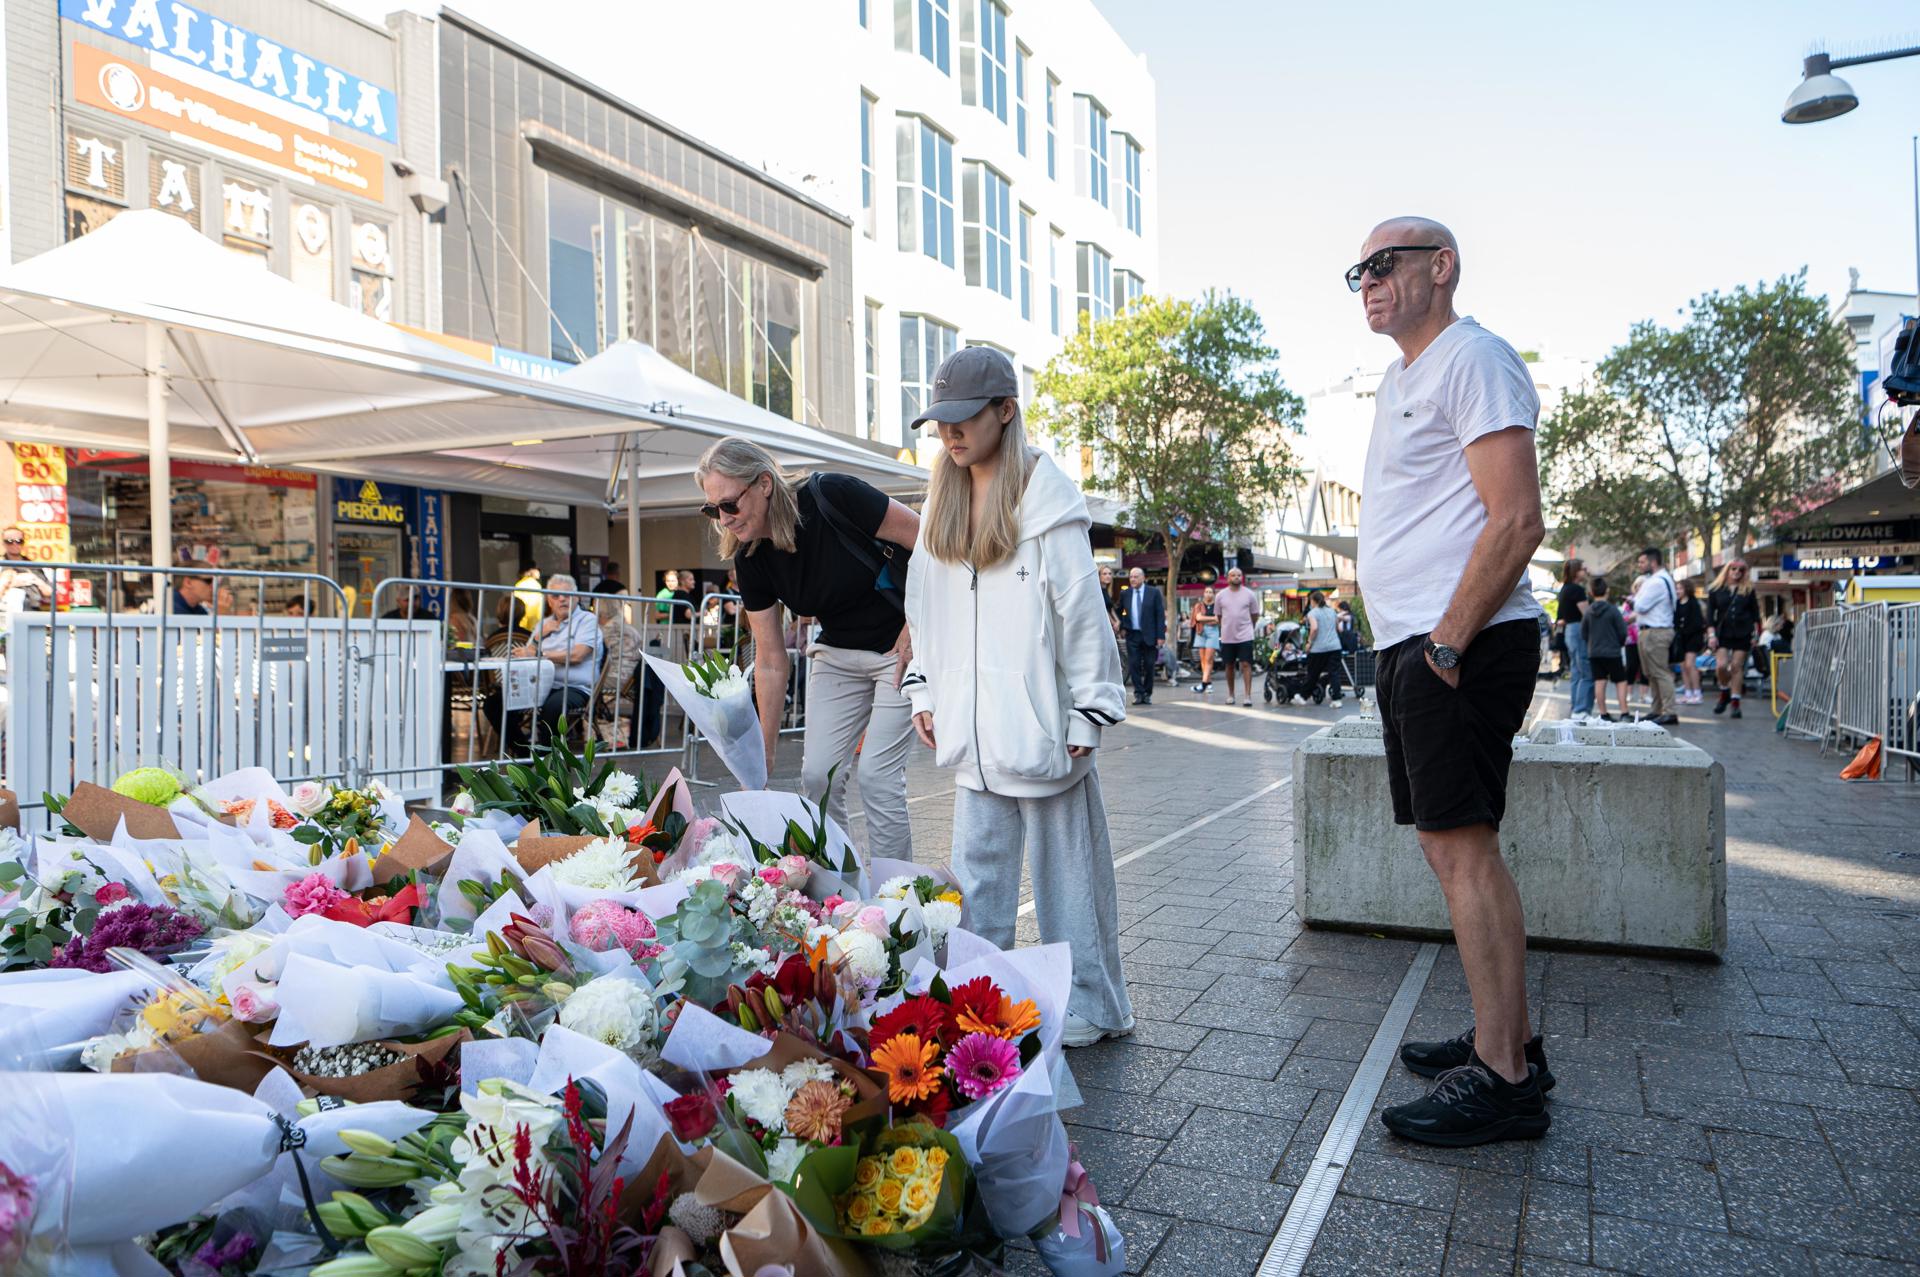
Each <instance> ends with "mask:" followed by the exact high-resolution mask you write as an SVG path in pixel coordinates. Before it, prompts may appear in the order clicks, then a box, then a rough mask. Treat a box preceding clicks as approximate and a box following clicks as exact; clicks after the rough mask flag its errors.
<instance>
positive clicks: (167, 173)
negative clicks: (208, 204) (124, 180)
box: [147, 151, 200, 231]
mask: <svg viewBox="0 0 1920 1277" xmlns="http://www.w3.org/2000/svg"><path fill="white" fill-rule="evenodd" d="M147 203H148V204H149V205H151V206H152V207H154V208H157V209H159V210H160V211H161V212H163V213H172V214H173V215H174V216H175V217H179V218H184V219H185V220H186V223H187V225H189V226H191V227H193V229H195V230H196V231H197V230H199V229H200V164H199V162H198V161H197V160H186V159H176V158H175V157H173V156H171V155H168V154H166V153H165V152H163V151H149V152H148V153H147Z"/></svg>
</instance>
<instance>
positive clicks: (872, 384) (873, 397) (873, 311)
mask: <svg viewBox="0 0 1920 1277" xmlns="http://www.w3.org/2000/svg"><path fill="white" fill-rule="evenodd" d="M879 437H880V303H879V302H873V301H870V302H868V303H867V438H869V439H878V438H879Z"/></svg>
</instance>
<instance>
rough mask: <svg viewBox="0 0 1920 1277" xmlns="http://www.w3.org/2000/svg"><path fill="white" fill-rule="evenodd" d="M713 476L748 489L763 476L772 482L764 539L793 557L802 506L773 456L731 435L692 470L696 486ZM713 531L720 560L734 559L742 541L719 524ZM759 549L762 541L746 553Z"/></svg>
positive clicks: (703, 457) (755, 444)
mask: <svg viewBox="0 0 1920 1277" xmlns="http://www.w3.org/2000/svg"><path fill="white" fill-rule="evenodd" d="M710 474H718V475H725V476H726V477H727V478H729V479H736V480H738V481H740V482H741V483H744V484H746V485H747V486H748V487H752V486H753V485H754V484H757V483H759V482H760V476H761V475H766V476H767V477H768V478H770V479H771V480H772V483H771V484H770V485H769V486H768V495H767V535H766V537H765V539H766V540H768V541H771V542H772V543H773V548H774V549H776V550H784V551H785V552H786V553H788V554H792V553H793V549H794V546H795V545H796V544H797V542H796V541H795V539H794V530H795V529H796V528H798V527H799V526H800V502H799V500H798V499H797V498H796V497H795V496H794V493H793V489H794V480H793V478H792V477H791V476H789V475H788V474H787V473H786V471H784V470H782V469H781V468H780V463H779V462H777V461H775V460H774V459H773V454H772V453H770V452H768V451H767V450H766V449H765V448H762V447H761V446H760V445H759V444H757V443H755V442H753V441H752V440H751V439H742V438H740V437H738V436H737V435H728V436H727V437H726V438H725V439H721V440H719V441H718V442H717V443H715V444H714V445H713V446H712V447H710V448H708V449H707V450H706V451H705V452H703V453H702V454H700V461H699V463H698V464H697V465H695V466H694V468H693V477H694V481H695V482H697V483H700V484H703V485H704V484H705V483H706V481H707V476H708V475H710ZM713 527H714V530H715V531H716V532H718V533H719V534H720V557H721V558H723V559H731V558H733V557H734V555H736V554H737V553H739V551H740V539H739V538H738V537H736V536H734V535H733V533H731V532H729V531H727V530H726V528H724V527H722V526H721V525H720V524H719V523H717V522H716V523H715V524H714V525H713ZM759 546H760V542H759V541H755V542H753V543H752V544H751V545H748V546H747V547H746V550H747V553H748V554H752V553H753V552H754V551H755V550H756V549H758V548H759Z"/></svg>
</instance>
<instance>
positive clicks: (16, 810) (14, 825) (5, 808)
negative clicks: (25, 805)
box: [0, 789, 20, 829]
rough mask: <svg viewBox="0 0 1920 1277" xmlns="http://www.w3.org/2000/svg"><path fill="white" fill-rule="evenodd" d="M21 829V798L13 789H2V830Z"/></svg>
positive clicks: (0, 791) (0, 790)
mask: <svg viewBox="0 0 1920 1277" xmlns="http://www.w3.org/2000/svg"><path fill="white" fill-rule="evenodd" d="M18 828H20V798H19V796H18V795H16V794H15V793H14V792H13V791H12V790H11V789H0V829H18Z"/></svg>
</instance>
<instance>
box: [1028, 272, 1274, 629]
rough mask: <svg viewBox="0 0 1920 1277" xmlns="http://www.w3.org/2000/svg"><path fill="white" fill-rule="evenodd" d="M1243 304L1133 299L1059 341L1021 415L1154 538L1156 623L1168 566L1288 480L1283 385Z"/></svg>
mask: <svg viewBox="0 0 1920 1277" xmlns="http://www.w3.org/2000/svg"><path fill="white" fill-rule="evenodd" d="M1278 358H1279V352H1278V351H1276V350H1274V349H1273V347H1271V346H1269V345H1267V342H1266V328H1265V326H1264V325H1263V324H1262V323H1261V322H1260V316H1259V315H1258V313H1256V312H1255V311H1254V309H1253V307H1252V306H1250V305H1248V304H1247V303H1246V302H1244V301H1241V300H1240V299H1239V298H1237V297H1234V296H1233V295H1232V294H1230V293H1227V294H1221V293H1214V292H1211V291H1210V292H1208V293H1207V294H1206V295H1205V296H1204V297H1202V298H1201V299H1200V300H1199V301H1197V302H1192V301H1179V300H1175V299H1172V298H1164V297H1143V298H1141V299H1139V300H1138V301H1136V302H1134V303H1133V304H1132V305H1130V306H1128V307H1127V308H1126V309H1125V310H1123V311H1121V312H1120V313H1119V314H1117V315H1115V316H1113V317H1112V318H1111V319H1105V320H1101V321H1100V322H1098V323H1089V322H1088V320H1087V319H1086V318H1084V317H1083V318H1082V320H1081V323H1080V328H1079V331H1078V332H1077V333H1076V334H1075V335H1074V336H1073V337H1072V338H1070V339H1069V340H1068V341H1067V344H1066V347H1065V348H1064V349H1063V350H1062V351H1061V352H1060V354H1059V355H1057V356H1056V357H1055V358H1054V360H1053V362H1052V363H1050V364H1049V365H1048V366H1047V370H1046V371H1045V372H1044V373H1042V374H1041V375H1040V378H1039V382H1038V385H1037V386H1036V391H1037V399H1036V402H1035V406H1034V411H1033V418H1034V422H1035V424H1036V426H1038V427H1039V428H1041V429H1044V430H1046V431H1048V432H1049V433H1050V434H1051V435H1052V437H1053V438H1054V439H1055V440H1057V441H1058V442H1060V443H1062V444H1067V445H1070V446H1075V447H1078V448H1079V449H1080V451H1081V456H1082V457H1084V458H1087V460H1088V463H1089V464H1090V466H1091V475H1090V478H1089V487H1091V488H1092V489H1094V490H1095V491H1099V492H1105V493H1108V494H1111V495H1112V496H1114V497H1115V498H1116V499H1118V500H1121V501H1123V502H1125V503H1126V507H1127V516H1126V517H1127V520H1128V522H1129V523H1130V524H1132V526H1133V527H1134V528H1136V529H1138V530H1139V531H1142V532H1154V533H1157V534H1158V535H1159V536H1161V537H1162V538H1163V539H1164V540H1165V543H1166V547H1167V578H1166V583H1167V600H1168V605H1169V606H1168V609H1167V620H1168V624H1169V625H1171V624H1172V621H1173V618H1174V615H1175V609H1174V608H1173V607H1172V600H1173V598H1174V591H1175V589H1176V588H1177V586H1178V583H1179V580H1180V563H1181V560H1182V559H1183V558H1185V556H1186V553H1187V550H1188V549H1189V548H1190V547H1191V546H1192V545H1193V543H1194V541H1195V540H1196V539H1198V538H1200V537H1202V536H1204V535H1208V534H1212V535H1216V536H1224V535H1226V534H1228V533H1229V532H1233V531H1238V532H1242V533H1245V532H1248V531H1251V530H1253V529H1255V528H1257V527H1258V526H1259V523H1260V520H1261V518H1262V517H1263V516H1264V515H1265V514H1266V513H1267V511H1268V510H1270V509H1272V508H1273V507H1274V506H1275V505H1276V504H1278V503H1279V501H1280V500H1281V499H1282V498H1283V497H1284V496H1285V495H1286V493H1287V491H1288V490H1289V489H1290V488H1291V487H1292V485H1293V484H1295V483H1297V482H1298V481H1299V478H1300V470H1299V467H1298V465H1297V464H1296V463H1295V461H1294V457H1293V453H1292V450H1291V449H1290V448H1289V447H1288V445H1287V441H1286V435H1287V434H1289V433H1294V432H1297V431H1298V430H1299V422H1300V416H1301V413H1302V411H1303V405H1302V403H1301V401H1300V397H1299V396H1298V395H1296V394H1294V393H1293V392H1292V391H1290V390H1288V389H1287V388H1286V385H1285V383H1283V382H1282V381H1281V379H1280V374H1279V372H1278V371H1277V370H1276V369H1275V367H1274V363H1275V361H1276V360H1277V359H1278Z"/></svg>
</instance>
